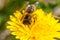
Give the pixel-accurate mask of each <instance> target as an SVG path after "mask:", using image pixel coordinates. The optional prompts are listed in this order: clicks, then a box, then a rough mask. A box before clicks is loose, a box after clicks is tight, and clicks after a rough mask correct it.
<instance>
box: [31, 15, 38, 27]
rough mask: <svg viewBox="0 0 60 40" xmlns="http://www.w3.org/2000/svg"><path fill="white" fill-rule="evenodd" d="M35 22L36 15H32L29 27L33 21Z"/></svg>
mask: <svg viewBox="0 0 60 40" xmlns="http://www.w3.org/2000/svg"><path fill="white" fill-rule="evenodd" d="M36 20H37V17H36V14H34V15H32V17H31V21H30V23H31V24H30V27H32V25H34V23H35V21H36Z"/></svg>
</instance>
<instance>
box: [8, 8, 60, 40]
mask: <svg viewBox="0 0 60 40" xmlns="http://www.w3.org/2000/svg"><path fill="white" fill-rule="evenodd" d="M23 13H24V12H23ZM32 14H33V15H34V14H35V15H36V20H35V23H33V22H32V23H31V24H32V25H29V26H28V25H24V24H23V23H22V21H21V20H20V19H21V18H22V16H23V14H21V13H20V12H19V11H16V13H14V15H11V16H10V21H8V22H7V23H8V24H9V25H7V28H8V29H10V30H11V31H12V33H11V34H12V35H16V39H20V40H55V39H54V37H57V38H60V32H58V31H60V23H58V20H55V19H54V17H53V16H52V13H51V12H50V13H49V14H47V15H46V14H45V13H44V11H43V10H42V9H37V10H36V11H34V12H33V13H32ZM32 21H33V19H32ZM30 27H31V28H30Z"/></svg>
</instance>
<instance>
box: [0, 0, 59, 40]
mask: <svg viewBox="0 0 60 40" xmlns="http://www.w3.org/2000/svg"><path fill="white" fill-rule="evenodd" d="M29 4H35V5H36V6H37V8H38V9H41V8H42V9H43V10H44V11H45V12H46V13H48V12H53V13H54V12H55V11H57V10H59V8H60V0H0V35H1V34H3V33H4V32H5V31H6V30H7V29H6V22H7V20H9V15H11V14H13V13H14V12H15V11H16V10H20V9H23V6H24V5H25V6H26V5H29ZM59 11H60V10H59ZM55 14H57V15H55ZM55 14H53V15H54V16H57V17H58V15H60V12H58V13H55ZM59 17H60V16H59ZM58 19H59V18H58ZM6 33H7V32H6ZM56 39H57V38H56ZM0 40H16V39H15V36H12V35H10V34H9V35H6V36H5V38H3V36H0Z"/></svg>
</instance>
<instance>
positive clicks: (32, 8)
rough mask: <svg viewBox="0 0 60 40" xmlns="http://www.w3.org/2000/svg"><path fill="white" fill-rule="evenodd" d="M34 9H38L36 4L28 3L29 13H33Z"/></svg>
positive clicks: (27, 9)
mask: <svg viewBox="0 0 60 40" xmlns="http://www.w3.org/2000/svg"><path fill="white" fill-rule="evenodd" d="M34 10H36V7H35V5H28V7H27V8H26V12H28V13H32V12H33V11H34Z"/></svg>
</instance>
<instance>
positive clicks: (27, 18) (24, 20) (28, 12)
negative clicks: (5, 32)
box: [22, 4, 36, 25]
mask: <svg viewBox="0 0 60 40" xmlns="http://www.w3.org/2000/svg"><path fill="white" fill-rule="evenodd" d="M35 10H36V7H35V5H33V4H32V5H28V6H27V8H26V10H25V12H24V14H23V16H22V23H23V24H27V25H30V24H31V22H32V20H31V19H32V16H33V15H32V13H33V11H35Z"/></svg>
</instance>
